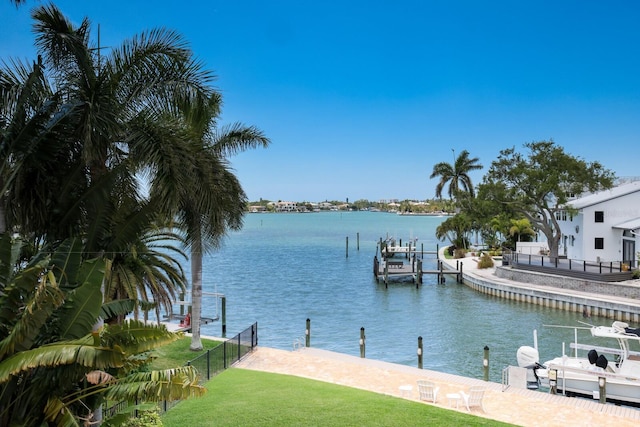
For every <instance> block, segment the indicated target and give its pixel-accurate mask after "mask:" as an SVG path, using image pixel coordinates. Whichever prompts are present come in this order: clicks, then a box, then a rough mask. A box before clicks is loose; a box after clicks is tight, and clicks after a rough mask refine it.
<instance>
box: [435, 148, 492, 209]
mask: <svg viewBox="0 0 640 427" xmlns="http://www.w3.org/2000/svg"><path fill="white" fill-rule="evenodd" d="M478 161H479V159H478V158H477V157H474V158H472V159H471V158H469V152H468V151H467V150H464V151H462V152H461V153H460V155H459V156H458V157H457V158H456V159H455V164H453V165H452V164H450V163H447V162H440V163H436V164H435V165H434V166H433V172H431V175H430V176H429V178H431V179H433V178H435V177H438V176H439V177H440V182H438V184H437V185H436V197H438V198H442V190H443V189H444V187H445V186H446V185H447V183H449V191H448V193H449V198H451V199H454V198H456V194H457V193H458V192H460V191H465V192H467V193H469V194H471V195H472V196H473V195H474V190H473V183H472V181H471V177H469V172H471V171H474V170H478V169H482V165H481V164H479V163H478Z"/></svg>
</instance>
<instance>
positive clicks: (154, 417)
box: [122, 410, 163, 427]
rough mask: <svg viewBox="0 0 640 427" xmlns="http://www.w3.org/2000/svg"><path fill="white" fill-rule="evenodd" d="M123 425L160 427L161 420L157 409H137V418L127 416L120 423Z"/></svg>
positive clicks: (127, 426)
mask: <svg viewBox="0 0 640 427" xmlns="http://www.w3.org/2000/svg"><path fill="white" fill-rule="evenodd" d="M122 426H123V427H162V426H163V424H162V420H161V419H160V415H158V411H157V410H155V411H139V412H138V417H137V418H129V420H128V421H126V422H124V423H123V424H122Z"/></svg>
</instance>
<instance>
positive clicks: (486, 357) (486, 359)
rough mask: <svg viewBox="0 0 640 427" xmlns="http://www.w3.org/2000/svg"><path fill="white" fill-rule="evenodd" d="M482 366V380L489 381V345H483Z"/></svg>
mask: <svg viewBox="0 0 640 427" xmlns="http://www.w3.org/2000/svg"><path fill="white" fill-rule="evenodd" d="M482 367H483V368H484V380H485V381H489V346H486V345H485V346H484V358H483V359H482Z"/></svg>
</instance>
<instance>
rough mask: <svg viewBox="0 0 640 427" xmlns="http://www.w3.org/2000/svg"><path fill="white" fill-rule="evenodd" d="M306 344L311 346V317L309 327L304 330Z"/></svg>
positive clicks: (308, 322) (308, 320)
mask: <svg viewBox="0 0 640 427" xmlns="http://www.w3.org/2000/svg"><path fill="white" fill-rule="evenodd" d="M304 346H305V347H311V319H309V318H307V328H306V329H305V330H304Z"/></svg>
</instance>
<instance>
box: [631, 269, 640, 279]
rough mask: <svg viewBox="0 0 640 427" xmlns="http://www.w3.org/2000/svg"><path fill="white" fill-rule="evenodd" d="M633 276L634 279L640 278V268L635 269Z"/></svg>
mask: <svg viewBox="0 0 640 427" xmlns="http://www.w3.org/2000/svg"><path fill="white" fill-rule="evenodd" d="M631 277H633V278H634V279H640V270H633V276H631Z"/></svg>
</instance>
